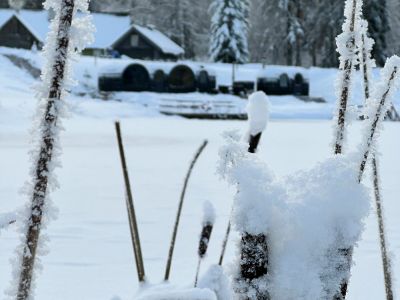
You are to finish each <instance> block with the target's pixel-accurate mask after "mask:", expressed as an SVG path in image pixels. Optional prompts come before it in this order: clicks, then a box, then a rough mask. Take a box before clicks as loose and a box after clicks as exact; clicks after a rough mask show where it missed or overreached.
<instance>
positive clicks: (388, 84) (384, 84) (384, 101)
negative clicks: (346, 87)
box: [358, 56, 400, 182]
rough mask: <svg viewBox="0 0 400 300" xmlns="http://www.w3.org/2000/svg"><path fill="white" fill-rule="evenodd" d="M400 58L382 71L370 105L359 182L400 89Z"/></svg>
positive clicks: (390, 62)
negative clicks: (383, 122)
mask: <svg viewBox="0 0 400 300" xmlns="http://www.w3.org/2000/svg"><path fill="white" fill-rule="evenodd" d="M399 72H400V58H399V57H398V56H393V57H391V58H390V59H388V60H387V62H386V64H385V67H384V68H383V69H382V71H381V81H380V83H379V84H378V85H377V86H376V89H375V91H374V95H373V96H372V97H371V101H370V103H369V109H370V111H369V112H368V117H369V119H368V121H367V127H366V131H365V133H364V135H363V137H364V138H365V141H364V143H363V144H362V148H361V149H360V151H361V153H362V160H361V163H360V172H359V175H358V181H359V182H361V180H362V177H363V174H364V171H365V167H366V165H367V161H368V158H369V156H370V154H371V152H374V150H375V149H374V147H375V142H376V138H377V135H378V133H379V131H380V129H381V126H382V124H381V123H382V121H383V119H384V118H385V115H386V113H387V111H388V109H389V108H390V105H391V103H392V102H391V100H392V98H393V96H394V94H395V92H396V90H397V89H398V88H399V78H400V74H399Z"/></svg>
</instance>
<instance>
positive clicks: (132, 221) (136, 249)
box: [115, 122, 146, 282]
mask: <svg viewBox="0 0 400 300" xmlns="http://www.w3.org/2000/svg"><path fill="white" fill-rule="evenodd" d="M115 131H116V134H117V141H118V149H119V154H120V158H121V165H122V172H123V175H124V181H125V189H126V191H125V197H126V198H125V200H126V209H127V211H128V221H129V229H130V232H131V240H132V247H133V254H134V255H135V262H136V271H137V275H138V279H139V282H144V281H145V279H146V273H145V270H144V263H143V254H142V247H141V244H140V236H139V229H138V225H137V219H136V213H135V206H134V204H133V196H132V189H131V184H130V180H129V174H128V167H127V164H126V159H125V151H124V144H123V141H122V134H121V126H120V123H119V122H115Z"/></svg>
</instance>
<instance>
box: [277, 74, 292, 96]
mask: <svg viewBox="0 0 400 300" xmlns="http://www.w3.org/2000/svg"><path fill="white" fill-rule="evenodd" d="M292 93H293V87H292V82H291V80H290V78H289V75H288V74H286V73H283V74H281V75H280V76H279V94H280V95H291V94H292Z"/></svg>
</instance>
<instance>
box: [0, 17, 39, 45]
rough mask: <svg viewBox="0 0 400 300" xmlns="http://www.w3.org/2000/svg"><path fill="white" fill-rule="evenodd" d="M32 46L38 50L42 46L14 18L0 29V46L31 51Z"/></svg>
mask: <svg viewBox="0 0 400 300" xmlns="http://www.w3.org/2000/svg"><path fill="white" fill-rule="evenodd" d="M34 44H36V46H37V47H38V48H40V47H41V46H42V44H41V42H40V41H39V40H37V39H36V37H35V36H34V35H33V34H32V33H31V32H30V31H29V30H28V29H27V28H26V27H25V26H24V25H23V24H22V23H21V22H20V21H19V20H18V19H17V18H16V17H15V16H13V17H12V18H11V19H10V20H9V21H8V22H7V23H5V24H4V26H2V27H1V29H0V46H3V47H10V48H23V49H32V46H33V45H34Z"/></svg>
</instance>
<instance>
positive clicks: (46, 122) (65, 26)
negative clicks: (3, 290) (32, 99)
mask: <svg viewBox="0 0 400 300" xmlns="http://www.w3.org/2000/svg"><path fill="white" fill-rule="evenodd" d="M44 6H45V8H46V9H53V10H54V11H55V12H56V17H55V18H54V19H53V21H52V24H51V31H50V33H49V35H48V38H47V42H46V46H45V48H44V53H45V57H46V59H47V60H46V63H45V65H44V67H43V71H42V87H41V90H40V91H39V94H38V98H39V100H40V103H39V109H38V121H37V123H38V124H37V126H38V128H36V129H35V131H36V132H37V135H38V136H37V141H36V143H37V144H36V145H35V146H34V151H33V157H32V160H33V166H32V169H31V177H32V178H31V182H30V189H31V190H30V192H29V193H30V195H29V196H30V197H31V203H30V205H29V207H28V208H27V215H26V222H21V223H24V224H23V225H22V226H21V232H22V237H21V238H22V245H21V246H20V247H19V248H18V249H17V255H18V260H17V261H16V262H15V263H14V268H15V270H14V276H15V277H16V278H15V279H14V280H13V281H12V282H13V283H12V287H11V289H10V290H9V291H8V294H9V295H10V296H11V297H12V298H16V299H18V300H25V299H33V283H32V281H33V279H34V277H35V271H36V269H37V268H38V263H39V262H38V261H37V258H38V257H37V254H39V255H40V254H42V253H43V247H44V245H43V240H44V238H45V237H43V236H40V232H41V230H42V229H43V228H44V226H45V225H46V224H47V221H48V219H49V218H50V215H51V214H52V212H51V211H50V209H49V208H50V207H51V203H50V199H49V190H51V189H52V188H55V187H56V180H55V178H54V175H53V172H54V169H55V168H56V167H57V166H58V164H57V157H58V156H59V153H60V149H59V130H60V127H61V125H60V118H59V117H60V115H61V114H62V111H63V106H64V105H63V97H64V96H65V88H66V87H67V86H68V85H70V84H71V82H70V79H69V70H70V62H69V59H70V58H71V55H73V54H74V53H75V51H76V50H78V51H80V50H82V49H83V48H84V47H85V45H86V44H87V42H90V41H92V39H93V37H92V34H91V33H92V26H91V24H90V19H89V18H88V17H86V18H83V19H80V20H73V19H74V15H75V13H76V12H77V10H82V11H83V12H87V6H88V2H87V0H62V1H56V0H47V1H46V2H45V3H44ZM78 37H79V38H78ZM18 265H20V266H18ZM16 284H17V285H16Z"/></svg>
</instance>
